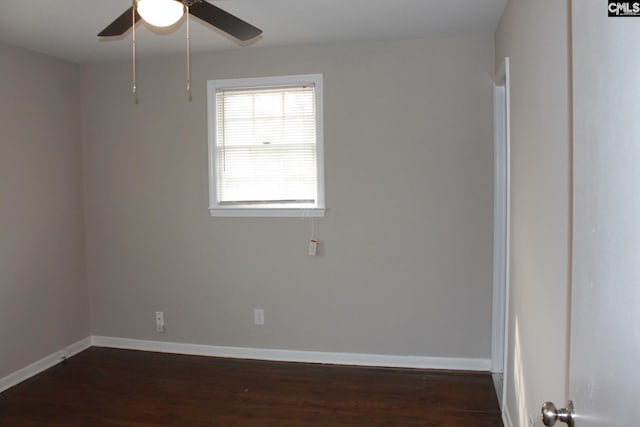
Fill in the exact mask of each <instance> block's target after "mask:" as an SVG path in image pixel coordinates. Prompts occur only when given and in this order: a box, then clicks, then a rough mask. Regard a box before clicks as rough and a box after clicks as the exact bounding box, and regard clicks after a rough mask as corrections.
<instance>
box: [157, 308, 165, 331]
mask: <svg viewBox="0 0 640 427" xmlns="http://www.w3.org/2000/svg"><path fill="white" fill-rule="evenodd" d="M156 332H158V333H163V332H164V312H163V311H156Z"/></svg>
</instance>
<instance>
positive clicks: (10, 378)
mask: <svg viewBox="0 0 640 427" xmlns="http://www.w3.org/2000/svg"><path fill="white" fill-rule="evenodd" d="M89 347H91V337H87V338H84V339H82V340H80V341H78V342H75V343H73V344H71V345H69V346H67V347H65V348H63V349H62V350H60V351H56V352H55V353H53V354H50V355H49V356H46V357H44V358H42V359H40V360H38V361H37V362H34V363H32V364H31V365H29V366H26V367H24V368H22V369H20V370H19V371H16V372H14V373H12V374H9V375H7V376H6V377H4V378H0V393H2V392H3V391H5V390H7V389H9V388H11V387H13V386H15V385H17V384H19V383H21V382H22V381H24V380H27V379H29V378H31V377H33V376H34V375H37V374H39V373H40V372H42V371H45V370H47V369H49V368H51V367H53V366H55V365H57V364H58V363H60V362H62V361H64V360H65V359H68V358H70V357H73V356H75V355H76V354H78V353H80V352H81V351H83V350H86V349H87V348H89Z"/></svg>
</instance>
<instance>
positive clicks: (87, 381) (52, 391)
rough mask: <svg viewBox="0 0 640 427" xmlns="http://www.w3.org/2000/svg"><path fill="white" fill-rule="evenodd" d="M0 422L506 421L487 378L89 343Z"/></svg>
mask: <svg viewBox="0 0 640 427" xmlns="http://www.w3.org/2000/svg"><path fill="white" fill-rule="evenodd" d="M0 426H2V427H21V426H61V427H99V426H131V427H134V426H135V427H148V426H180V427H205V426H368V427H369V426H371V427H373V426H440V427H448V426H452V427H453V426H461V427H463V426H464V427H499V426H502V422H501V421H500V415H499V410H498V403H497V400H496V397H495V392H494V390H493V383H492V380H491V376H490V375H489V374H480V373H451V372H443V371H426V370H416V369H389V368H366V367H346V366H332V365H314V364H300V363H281V362H263V361H253V360H236V359H220V358H210V357H199V356H183V355H173V354H160V353H148V352H139V351H129V350H115V349H106V348H97V347H92V348H90V349H88V350H86V351H84V352H82V353H80V354H79V355H77V356H75V357H73V358H71V359H69V360H68V361H66V362H65V363H63V364H60V365H58V366H55V367H53V368H51V369H49V370H47V371H45V372H43V373H41V374H40V375H37V376H35V377H33V378H31V379H29V380H27V381H25V382H23V383H21V384H19V385H17V386H15V387H13V388H11V389H9V390H7V391H5V392H4V393H2V394H0Z"/></svg>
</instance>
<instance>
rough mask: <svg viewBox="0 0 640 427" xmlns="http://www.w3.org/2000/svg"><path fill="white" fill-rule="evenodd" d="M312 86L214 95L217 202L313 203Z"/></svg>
mask: <svg viewBox="0 0 640 427" xmlns="http://www.w3.org/2000/svg"><path fill="white" fill-rule="evenodd" d="M315 106H316V102H315V88H314V87H313V86H296V87H273V88H260V89H224V90H219V91H218V92H216V123H217V126H216V164H217V167H216V171H217V185H218V189H217V190H218V203H219V204H220V205H234V204H292V203H293V204H305V205H308V204H311V205H312V204H314V203H315V202H316V200H317V179H316V178H317V170H316V169H317V166H316V165H317V162H316V153H317V150H316V111H315V108H316V107H315Z"/></svg>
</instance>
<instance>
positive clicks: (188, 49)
mask: <svg viewBox="0 0 640 427" xmlns="http://www.w3.org/2000/svg"><path fill="white" fill-rule="evenodd" d="M185 7H186V9H187V98H188V99H189V102H191V27H190V25H189V22H190V21H189V6H188V5H187V6H185Z"/></svg>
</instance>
